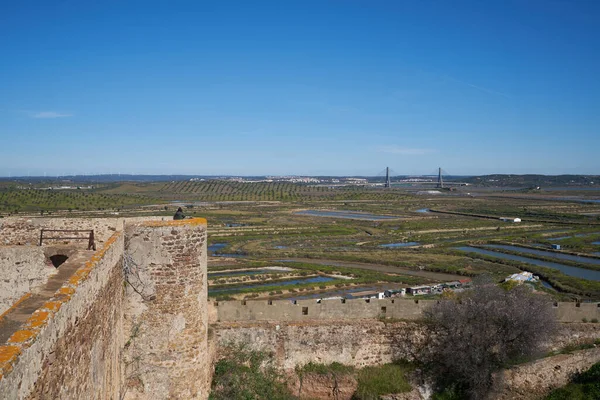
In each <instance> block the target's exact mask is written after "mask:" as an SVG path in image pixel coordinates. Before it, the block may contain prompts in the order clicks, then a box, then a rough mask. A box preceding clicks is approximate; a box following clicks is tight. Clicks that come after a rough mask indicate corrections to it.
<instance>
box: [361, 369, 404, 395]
mask: <svg viewBox="0 0 600 400" xmlns="http://www.w3.org/2000/svg"><path fill="white" fill-rule="evenodd" d="M411 369H412V367H410V366H409V365H408V364H385V365H381V366H377V367H365V368H363V369H361V370H360V371H358V376H357V380H358V388H357V389H356V393H355V394H354V399H356V400H377V399H379V397H380V396H383V395H386V394H392V393H403V392H408V391H410V390H411V389H412V388H411V386H410V384H409V383H408V381H407V380H406V376H405V375H406V373H407V372H409V371H410V370H411Z"/></svg>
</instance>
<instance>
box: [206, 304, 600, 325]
mask: <svg viewBox="0 0 600 400" xmlns="http://www.w3.org/2000/svg"><path fill="white" fill-rule="evenodd" d="M436 301H437V300H418V299H415V300H412V299H382V300H378V299H369V300H368V301H366V300H364V299H352V300H344V301H342V300H323V301H321V303H317V302H316V300H298V301H296V302H292V301H290V300H241V301H219V302H213V303H212V304H211V307H215V309H216V313H213V314H215V315H216V320H217V321H219V322H227V321H307V320H313V319H316V320H333V319H365V318H373V319H377V318H380V317H385V318H392V319H408V320H414V319H419V318H421V316H422V313H423V311H424V310H425V309H427V307H429V306H430V305H432V304H434V303H435V302H436ZM554 310H555V312H556V316H557V318H558V320H559V321H560V322H581V321H582V320H583V318H586V319H587V320H588V321H591V320H592V319H594V318H596V319H598V320H600V303H555V307H554Z"/></svg>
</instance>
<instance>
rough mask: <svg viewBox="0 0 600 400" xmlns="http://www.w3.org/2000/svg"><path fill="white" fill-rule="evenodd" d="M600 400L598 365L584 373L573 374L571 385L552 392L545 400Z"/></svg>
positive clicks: (599, 364)
mask: <svg viewBox="0 0 600 400" xmlns="http://www.w3.org/2000/svg"><path fill="white" fill-rule="evenodd" d="M596 399H600V363H596V364H594V365H593V366H592V367H591V368H590V369H588V370H587V371H585V372H581V373H578V374H575V375H574V376H573V378H572V379H571V383H569V384H568V385H567V386H564V387H562V388H559V389H556V390H554V391H553V392H552V393H550V395H548V397H546V400H596Z"/></svg>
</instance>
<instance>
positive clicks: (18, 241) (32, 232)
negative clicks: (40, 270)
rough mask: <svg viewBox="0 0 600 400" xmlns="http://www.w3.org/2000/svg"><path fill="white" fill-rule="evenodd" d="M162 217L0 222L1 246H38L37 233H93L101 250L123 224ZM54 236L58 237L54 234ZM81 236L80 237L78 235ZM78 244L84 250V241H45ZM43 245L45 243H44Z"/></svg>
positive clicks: (42, 218) (13, 220)
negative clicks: (89, 230) (91, 230)
mask: <svg viewBox="0 0 600 400" xmlns="http://www.w3.org/2000/svg"><path fill="white" fill-rule="evenodd" d="M164 218H165V217H135V218H122V217H114V218H44V217H31V218H22V217H8V218H1V219H0V246H10V245H28V244H29V245H37V244H39V241H40V230H41V229H42V228H46V229H93V230H94V236H95V238H96V243H97V244H98V245H99V246H101V245H102V244H103V243H104V242H105V241H106V240H108V238H110V237H111V236H112V234H113V233H115V232H116V231H122V230H123V229H124V225H125V224H134V223H137V222H143V221H156V220H159V221H160V220H163V219H164ZM53 235H57V236H58V235H59V234H58V233H55V234H53ZM81 235H83V234H81ZM63 242H67V243H80V244H81V245H82V248H85V247H86V246H87V242H86V241H85V240H78V241H73V240H71V241H69V240H66V241H48V243H47V244H51V245H52V244H57V243H63ZM44 244H46V243H44Z"/></svg>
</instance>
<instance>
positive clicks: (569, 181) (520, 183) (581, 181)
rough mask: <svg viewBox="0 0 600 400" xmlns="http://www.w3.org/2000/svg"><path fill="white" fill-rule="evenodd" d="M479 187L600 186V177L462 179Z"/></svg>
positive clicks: (559, 176)
mask: <svg viewBox="0 0 600 400" xmlns="http://www.w3.org/2000/svg"><path fill="white" fill-rule="evenodd" d="M460 180H461V181H463V182H467V183H471V184H473V185H477V186H500V187H537V186H539V187H542V188H543V187H549V186H555V187H564V186H600V175H533V174H532V175H501V174H495V175H482V176H470V177H463V178H460Z"/></svg>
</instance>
